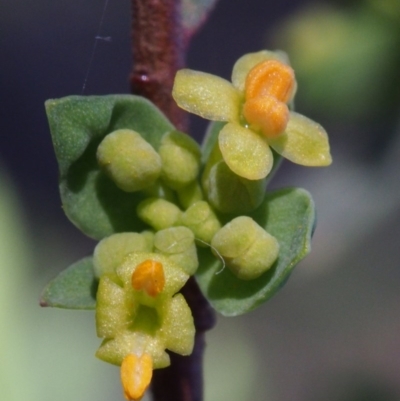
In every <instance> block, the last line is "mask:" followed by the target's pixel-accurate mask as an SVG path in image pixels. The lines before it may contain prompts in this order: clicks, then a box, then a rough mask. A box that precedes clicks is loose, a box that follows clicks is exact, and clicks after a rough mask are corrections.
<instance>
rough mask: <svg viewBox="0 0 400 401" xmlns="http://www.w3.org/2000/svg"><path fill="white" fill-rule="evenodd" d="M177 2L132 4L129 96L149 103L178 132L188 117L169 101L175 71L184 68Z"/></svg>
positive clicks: (159, 0) (158, 0) (146, 0)
mask: <svg viewBox="0 0 400 401" xmlns="http://www.w3.org/2000/svg"><path fill="white" fill-rule="evenodd" d="M180 21H181V20H180V0H132V47H133V48H132V50H133V57H134V64H133V69H132V73H131V77H130V84H131V92H132V93H134V94H137V95H141V96H144V97H146V98H147V99H149V100H151V101H152V102H153V103H154V104H155V105H156V106H158V108H159V109H160V110H162V111H163V112H164V114H165V115H166V116H167V117H168V118H169V119H170V120H171V122H172V123H173V124H174V125H175V126H176V127H177V128H179V129H181V130H183V131H187V128H188V116H187V114H186V113H185V112H184V111H183V110H182V109H180V108H179V107H178V106H177V105H176V103H175V101H174V100H173V99H172V97H171V92H172V86H173V83H174V77H175V74H176V71H177V70H179V69H180V68H183V66H184V64H185V49H184V44H183V43H184V33H183V30H182V28H181V22H180Z"/></svg>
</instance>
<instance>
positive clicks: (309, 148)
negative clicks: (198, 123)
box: [172, 51, 332, 180]
mask: <svg viewBox="0 0 400 401" xmlns="http://www.w3.org/2000/svg"><path fill="white" fill-rule="evenodd" d="M295 91H296V81H295V78H294V72H293V70H292V68H291V67H290V66H289V65H288V62H287V60H286V57H285V55H284V54H282V53H278V52H276V53H274V52H269V51H260V52H257V53H249V54H246V55H244V56H243V57H241V58H240V59H239V60H238V61H237V62H236V64H235V65H234V68H233V72H232V83H230V82H228V81H226V80H225V79H223V78H219V77H217V76H215V75H211V74H207V73H203V72H199V71H193V70H189V69H183V70H180V71H178V73H177V75H176V77H175V84H174V88H173V92H172V96H173V97H174V99H175V101H176V102H177V104H178V105H179V107H181V108H182V109H184V110H187V111H189V112H191V113H194V114H197V115H199V116H201V117H203V118H206V119H209V120H214V121H226V122H227V124H226V125H225V126H224V128H222V130H221V131H220V133H219V137H218V142H219V148H220V150H221V153H222V156H223V158H224V160H225V162H226V163H227V165H228V166H229V168H230V169H231V170H232V171H233V172H234V173H235V174H237V175H239V176H241V177H244V178H247V179H249V180H259V179H262V178H264V177H266V176H267V175H268V173H269V172H270V171H271V169H272V165H273V154H272V151H271V149H270V147H272V148H273V149H274V150H275V151H276V152H277V153H279V154H281V155H282V156H283V157H285V158H287V159H288V160H290V161H292V162H294V163H297V164H302V165H305V166H326V165H329V164H330V163H331V162H332V159H331V155H330V151H329V143H328V136H327V134H326V132H325V130H324V129H323V128H322V127H321V126H320V125H319V124H317V123H315V122H314V121H312V120H310V119H308V118H307V117H305V116H303V115H301V114H298V113H295V112H292V111H289V108H288V103H289V102H290V101H291V100H292V99H293V96H294V94H295Z"/></svg>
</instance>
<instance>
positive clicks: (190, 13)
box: [182, 0, 218, 37]
mask: <svg viewBox="0 0 400 401" xmlns="http://www.w3.org/2000/svg"><path fill="white" fill-rule="evenodd" d="M217 1H218V0H183V1H182V22H183V27H184V29H185V33H186V35H187V36H189V37H190V36H191V35H193V34H194V33H195V32H196V31H197V30H198V29H199V28H200V27H201V25H202V24H203V23H204V22H205V20H206V18H207V14H208V13H209V12H210V11H211V10H212V8H213V7H214V6H215V4H216V3H217Z"/></svg>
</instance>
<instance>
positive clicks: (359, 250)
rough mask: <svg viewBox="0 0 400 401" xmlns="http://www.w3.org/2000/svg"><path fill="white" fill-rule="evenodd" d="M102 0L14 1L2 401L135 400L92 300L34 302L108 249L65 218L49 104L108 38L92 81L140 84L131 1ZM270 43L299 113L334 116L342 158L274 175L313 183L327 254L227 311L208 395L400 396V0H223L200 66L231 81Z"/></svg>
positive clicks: (6, 94)
mask: <svg viewBox="0 0 400 401" xmlns="http://www.w3.org/2000/svg"><path fill="white" fill-rule="evenodd" d="M104 6H105V2H104V0H84V1H82V0H81V1H78V0H59V1H52V2H50V1H45V0H36V1H31V0H2V1H1V2H0V273H1V279H0V399H1V400H5V401H17V400H18V401H20V400H29V401H39V400H40V401H50V400H51V401H52V400H54V399H57V400H58V401H72V400H74V401H81V400H82V401H91V400H96V401H108V400H111V399H113V400H119V399H121V400H122V399H123V397H122V394H121V389H120V384H119V377H118V369H117V368H115V367H114V366H111V365H107V364H105V363H103V362H100V361H97V360H96V359H95V358H94V356H93V354H94V352H95V350H96V348H97V346H98V344H99V340H98V339H97V338H96V336H95V330H94V316H93V313H91V312H73V311H65V310H52V309H40V307H39V306H38V298H39V295H40V292H41V289H42V288H43V286H44V285H45V283H46V282H47V281H48V280H49V279H51V278H53V277H54V276H55V275H56V274H57V273H58V272H60V271H61V270H62V269H64V268H65V267H67V266H68V265H69V264H71V263H72V262H74V261H76V260H78V259H79V258H81V257H83V256H86V255H88V254H90V253H91V251H92V249H93V246H94V242H93V241H91V240H90V239H88V238H86V237H84V236H83V234H81V233H80V232H79V231H78V230H77V229H75V227H73V226H72V224H70V223H69V222H68V221H67V219H66V218H65V217H64V215H63V212H62V209H61V204H60V199H59V195H58V188H57V165H56V160H55V156H54V154H53V149H52V144H51V141H50V134H49V130H48V127H47V122H46V117H45V113H44V107H43V103H44V101H45V100H46V99H49V98H57V97H62V96H66V95H71V94H81V93H82V90H83V86H84V82H85V77H86V75H87V72H88V68H89V64H90V59H91V57H92V51H93V46H94V44H95V43H96V51H95V53H94V57H93V62H92V64H91V65H90V70H89V74H88V79H87V81H86V85H85V94H87V95H93V94H110V93H127V92H128V91H129V88H128V80H127V77H128V74H129V69H130V66H131V63H132V60H131V54H130V50H129V48H130V45H129V42H130V8H129V2H128V1H127V0H125V1H122V2H113V1H109V2H108V4H107V9H106V12H105V14H104V19H103V24H102V27H101V30H100V32H99V23H100V20H101V17H102V12H103V9H104ZM99 34H100V36H102V37H105V38H107V40H99V39H97V42H96V39H95V37H96V36H97V35H99ZM262 48H270V49H276V48H281V49H284V50H286V51H287V52H288V53H289V56H290V58H291V60H292V64H293V65H294V67H295V69H296V72H297V78H298V82H299V91H298V95H297V97H296V107H297V110H298V111H300V112H302V113H303V114H306V115H308V116H309V117H311V118H313V119H315V120H317V121H319V122H320V123H321V124H322V125H324V126H325V127H326V128H327V130H328V132H329V134H330V139H331V146H332V153H333V157H334V164H333V165H332V166H331V167H329V168H327V169H325V168H324V169H307V168H302V167H298V166H294V165H291V164H290V163H289V162H287V163H285V164H284V165H283V167H282V169H281V170H280V172H279V173H278V175H277V176H276V177H275V178H274V181H273V183H272V186H273V187H275V188H278V187H284V186H301V187H304V188H306V189H307V190H309V191H310V192H311V193H312V194H313V196H314V199H315V203H316V207H317V211H318V226H317V230H316V233H315V236H314V241H313V252H312V253H311V255H310V256H308V257H307V258H306V259H305V260H304V261H303V262H302V263H301V264H300V265H299V266H298V267H297V268H296V269H295V272H294V273H293V274H292V277H291V278H290V280H289V281H288V283H287V285H286V286H285V287H284V288H283V289H282V290H281V291H280V292H279V293H278V294H277V295H276V296H275V297H274V298H273V299H272V300H270V301H269V302H268V303H267V304H265V305H263V306H261V307H260V308H259V309H257V310H256V311H254V312H252V313H250V314H248V315H246V316H242V317H238V318H229V319H227V318H222V317H220V318H219V321H218V325H217V327H216V329H215V330H213V331H212V332H210V334H209V336H208V338H209V346H208V350H207V353H206V401H220V400H230V401H242V400H251V399H258V400H266V401H269V400H271V401H272V400H273V401H288V400H291V401H292V400H293V401H303V400H304V401H306V400H307V401H314V400H315V401H319V400H324V401H395V400H400V291H399V288H400V266H399V260H400V209H399V201H400V177H399V171H400V74H399V71H400V0H353V1H350V0H348V1H346V0H341V1H339V0H336V1H333V0H332V1H307V0H280V1H268V0H237V1H233V0H220V1H219V2H218V4H217V6H216V8H215V11H214V13H213V14H212V15H211V17H210V19H209V21H208V23H207V24H206V25H205V26H204V27H203V29H202V30H201V31H200V32H199V33H198V34H197V35H196V37H195V38H194V39H193V41H192V45H191V48H190V52H189V55H188V65H189V66H190V67H191V68H194V69H199V70H202V71H207V72H210V73H213V74H216V75H220V76H223V77H225V78H229V76H230V71H231V68H232V65H233V63H234V61H235V60H236V59H237V58H238V57H240V56H241V55H242V54H244V53H246V52H250V51H257V50H259V49H262ZM204 128H205V122H202V121H200V119H194V120H193V132H195V134H196V135H197V137H200V136H201V133H202V132H203V131H204Z"/></svg>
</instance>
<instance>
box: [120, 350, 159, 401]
mask: <svg viewBox="0 0 400 401" xmlns="http://www.w3.org/2000/svg"><path fill="white" fill-rule="evenodd" d="M152 375H153V360H152V359H151V356H150V355H149V354H143V355H141V356H137V355H134V354H129V355H127V356H126V357H125V358H124V360H123V361H122V364H121V382H122V387H123V388H124V396H125V398H126V399H127V400H129V401H138V400H140V399H141V398H142V397H143V394H144V392H145V391H146V390H147V387H149V384H150V382H151V377H152Z"/></svg>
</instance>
